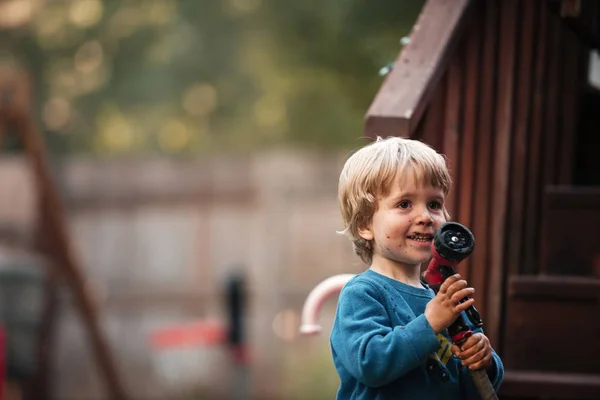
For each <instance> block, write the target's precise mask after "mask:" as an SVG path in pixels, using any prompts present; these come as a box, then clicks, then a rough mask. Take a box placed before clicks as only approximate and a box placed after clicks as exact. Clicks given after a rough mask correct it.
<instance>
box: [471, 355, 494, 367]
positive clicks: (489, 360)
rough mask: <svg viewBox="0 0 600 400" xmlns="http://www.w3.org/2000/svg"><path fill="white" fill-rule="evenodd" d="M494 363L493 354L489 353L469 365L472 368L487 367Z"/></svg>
mask: <svg viewBox="0 0 600 400" xmlns="http://www.w3.org/2000/svg"><path fill="white" fill-rule="evenodd" d="M491 363H492V354H491V353H490V354H487V355H486V356H485V357H483V358H482V359H481V361H479V362H476V363H474V364H472V365H470V366H469V369H471V370H478V369H485V368H487V367H488V366H489V365H490V364H491Z"/></svg>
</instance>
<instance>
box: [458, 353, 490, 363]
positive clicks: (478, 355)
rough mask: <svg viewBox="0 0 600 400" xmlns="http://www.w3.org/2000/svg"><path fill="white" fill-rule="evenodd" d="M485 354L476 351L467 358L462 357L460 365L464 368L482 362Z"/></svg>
mask: <svg viewBox="0 0 600 400" xmlns="http://www.w3.org/2000/svg"><path fill="white" fill-rule="evenodd" d="M486 355H487V354H486V352H485V351H478V352H476V353H475V354H473V355H471V356H469V357H463V356H462V355H461V357H462V359H463V360H462V365H464V366H465V367H470V366H471V365H473V364H475V363H478V362H480V361H481V360H483V359H484V358H485V356H486Z"/></svg>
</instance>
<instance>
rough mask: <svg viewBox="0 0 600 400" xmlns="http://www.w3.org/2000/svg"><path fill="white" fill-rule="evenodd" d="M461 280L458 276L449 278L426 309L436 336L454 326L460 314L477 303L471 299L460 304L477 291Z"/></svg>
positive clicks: (426, 316) (428, 319)
mask: <svg viewBox="0 0 600 400" xmlns="http://www.w3.org/2000/svg"><path fill="white" fill-rule="evenodd" d="M459 279H460V275H458V274H456V275H452V276H450V277H448V278H447V279H446V280H445V281H444V283H442V285H441V286H440V289H439V291H438V293H437V295H436V296H435V297H434V298H433V299H432V300H431V301H430V302H429V303H427V306H426V307H425V313H424V314H425V318H427V321H429V325H431V328H433V331H434V332H435V333H436V334H437V333H440V332H443V331H444V330H445V329H446V328H448V327H449V326H450V325H452V323H453V322H454V321H455V320H456V318H457V317H458V316H459V315H460V313H461V312H463V311H464V310H466V309H467V308H469V307H471V306H472V305H473V303H474V302H475V300H474V299H473V298H470V299H469V300H467V301H465V302H464V303H459V301H460V300H462V299H463V298H465V297H467V296H471V295H472V294H473V293H474V292H475V289H473V288H470V287H467V281H465V280H459Z"/></svg>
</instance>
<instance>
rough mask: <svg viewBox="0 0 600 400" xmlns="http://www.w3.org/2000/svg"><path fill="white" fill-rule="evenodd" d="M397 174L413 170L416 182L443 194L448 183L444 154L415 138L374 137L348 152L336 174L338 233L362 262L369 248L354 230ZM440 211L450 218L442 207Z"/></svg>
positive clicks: (367, 257) (367, 260)
mask: <svg viewBox="0 0 600 400" xmlns="http://www.w3.org/2000/svg"><path fill="white" fill-rule="evenodd" d="M398 173H401V174H402V173H413V174H415V180H416V182H417V183H418V184H426V185H431V186H433V187H435V188H439V189H442V191H443V192H444V196H447V195H448V192H449V191H450V186H451V185H452V180H451V178H450V173H449V172H448V167H447V165H446V160H445V158H444V156H442V155H441V154H439V153H437V152H436V151H435V150H433V149H432V148H431V147H429V146H428V145H427V144H425V143H423V142H420V141H418V140H412V139H404V138H400V137H393V136H392V137H388V138H386V139H383V138H381V137H377V140H375V141H374V142H372V143H370V144H368V145H366V146H365V147H362V148H361V149H359V150H358V151H356V152H355V153H354V154H352V155H351V156H350V158H348V160H347V161H346V164H345V165H344V168H343V169H342V172H341V174H340V181H339V187H338V198H339V201H340V209H341V212H342V218H343V221H344V228H345V229H344V230H343V231H341V232H339V233H343V234H346V235H348V236H349V237H350V239H351V240H352V242H353V245H354V251H355V252H356V254H357V255H358V256H359V257H360V258H361V259H362V260H363V261H364V262H365V263H366V264H371V261H372V257H373V248H372V246H371V243H370V241H367V240H365V239H363V238H362V237H360V235H359V233H358V232H359V230H360V229H363V228H367V227H368V226H369V225H370V223H371V219H372V218H373V214H374V213H375V211H377V198H378V197H379V196H386V195H387V194H388V193H389V190H390V185H391V183H392V181H393V180H394V178H395V177H396V174H398ZM444 214H445V215H446V219H449V218H450V216H449V215H448V212H447V211H446V208H445V207H444Z"/></svg>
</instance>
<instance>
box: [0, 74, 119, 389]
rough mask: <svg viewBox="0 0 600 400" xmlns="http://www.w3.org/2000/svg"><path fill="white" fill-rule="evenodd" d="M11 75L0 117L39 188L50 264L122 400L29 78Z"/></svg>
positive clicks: (3, 88) (1, 84)
mask: <svg viewBox="0 0 600 400" xmlns="http://www.w3.org/2000/svg"><path fill="white" fill-rule="evenodd" d="M0 75H2V74H0ZM11 79H12V80H11V81H8V82H6V81H3V78H2V77H0V92H3V93H4V94H5V95H6V96H5V97H3V99H4V101H3V103H2V104H0V121H1V120H4V122H5V123H6V124H7V125H11V126H14V127H15V131H16V133H17V134H18V135H19V136H20V139H21V141H22V143H23V145H24V148H25V152H26V154H27V156H28V158H29V161H30V162H31V166H32V168H33V171H34V175H35V177H36V184H37V187H38V188H39V190H38V196H39V200H40V202H39V204H40V207H41V210H42V214H43V215H42V216H41V218H43V220H42V221H43V222H44V223H45V225H46V227H45V228H44V229H46V231H47V232H50V235H51V239H52V241H53V246H52V247H53V254H52V255H53V257H54V259H53V260H52V261H53V265H55V266H56V267H57V268H58V271H59V273H60V274H61V277H62V278H64V279H65V280H66V283H67V285H68V286H69V288H70V289H71V290H72V291H73V294H74V296H75V300H76V305H77V307H78V308H79V311H80V314H81V318H82V320H83V325H84V326H85V328H86V329H87V333H88V335H89V337H90V339H91V345H92V350H93V354H94V356H95V358H96V361H97V363H98V366H99V369H100V371H101V373H102V374H103V375H104V379H105V380H106V386H107V389H108V392H109V393H110V396H111V399H115V400H124V399H126V395H125V391H124V389H123V385H122V383H121V380H120V377H119V374H118V373H117V369H116V366H115V362H114V359H113V356H112V353H111V351H110V349H109V346H108V340H107V338H106V336H105V335H104V332H103V331H102V329H101V328H100V323H99V322H98V311H97V309H96V304H95V303H94V302H93V301H92V299H91V297H90V295H89V293H88V292H87V291H86V289H85V283H84V282H85V278H84V273H83V271H82V270H81V268H80V265H81V263H80V262H79V260H78V259H77V257H76V254H75V251H74V249H73V247H72V243H71V241H70V239H69V234H68V227H67V223H66V219H65V212H64V209H63V204H62V202H61V199H60V197H59V193H58V191H57V189H56V184H55V183H54V181H53V177H52V175H51V174H50V170H51V168H50V163H49V161H48V158H47V154H46V151H45V145H44V142H43V138H42V136H41V134H40V132H39V131H38V129H37V128H36V126H35V124H34V122H33V120H32V117H31V112H30V110H29V92H30V84H29V81H28V79H27V78H26V77H25V76H24V74H22V75H18V74H15V75H13V76H12V77H11Z"/></svg>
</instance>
